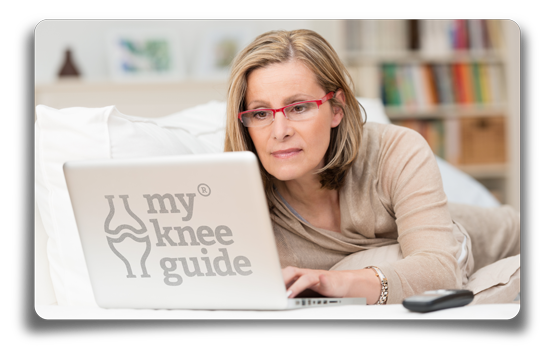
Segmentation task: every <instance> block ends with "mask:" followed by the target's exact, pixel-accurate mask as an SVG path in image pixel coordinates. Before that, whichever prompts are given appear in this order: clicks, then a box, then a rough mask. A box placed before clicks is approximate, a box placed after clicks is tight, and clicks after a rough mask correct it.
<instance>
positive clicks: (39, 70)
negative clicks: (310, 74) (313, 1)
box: [35, 20, 338, 84]
mask: <svg viewBox="0 0 550 355" xmlns="http://www.w3.org/2000/svg"><path fill="white" fill-rule="evenodd" d="M336 27H337V23H336V21H330V20H319V21H315V20H284V21H283V20H263V21H258V20H163V21H160V20H140V21H135V20H44V21H42V22H40V23H39V24H38V25H37V26H36V28H35V74H36V76H35V79H36V84H48V83H53V82H55V81H56V80H57V73H58V71H59V70H60V68H61V65H62V63H63V60H64V52H65V49H66V48H67V47H71V49H72V52H73V59H74V62H75V64H76V66H77V68H78V69H79V70H80V73H81V76H82V78H83V79H85V80H87V81H105V80H108V79H109V70H108V69H109V66H108V53H107V43H106V40H107V38H106V37H107V35H108V33H109V31H112V30H120V29H123V30H126V29H161V30H171V31H174V32H175V33H176V36H177V40H178V41H179V43H180V45H181V48H182V50H183V53H182V54H183V55H182V57H183V58H182V59H183V62H184V63H185V73H186V74H187V76H188V77H191V76H193V73H194V72H195V71H196V69H197V68H198V65H199V64H200V63H198V62H197V60H200V57H199V53H200V51H201V44H202V43H204V41H205V40H206V39H207V37H208V36H209V35H211V34H212V33H215V32H218V33H220V32H224V31H243V32H244V33H246V35H247V37H248V39H249V40H252V39H253V38H254V37H256V36H258V35H259V34H261V33H263V32H266V31H269V30H274V29H285V30H292V29H298V28H309V29H313V30H315V31H317V32H319V33H320V34H321V35H322V36H323V37H325V38H326V39H327V40H328V41H329V42H331V43H335V42H337V40H338V38H337V36H338V34H337V31H336V30H335V28H336Z"/></svg>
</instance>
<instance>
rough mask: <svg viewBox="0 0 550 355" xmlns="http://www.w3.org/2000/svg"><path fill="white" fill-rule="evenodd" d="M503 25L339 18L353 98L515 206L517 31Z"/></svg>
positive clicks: (494, 22)
mask: <svg viewBox="0 0 550 355" xmlns="http://www.w3.org/2000/svg"><path fill="white" fill-rule="evenodd" d="M509 22H511V21H501V20H343V21H341V24H340V28H339V33H340V38H341V41H340V42H341V43H340V44H339V47H338V51H339V54H340V56H341V58H343V60H344V63H345V64H346V66H347V68H348V69H349V71H350V74H351V75H352V78H353V80H354V83H355V85H356V92H357V95H358V96H365V97H379V98H381V99H382V101H383V102H384V106H385V109H386V114H387V116H388V117H389V118H390V120H391V121H392V123H394V124H398V125H403V126H408V127H409V128H412V129H415V130H417V131H419V132H420V133H421V134H422V135H423V136H424V137H425V138H426V140H427V141H428V143H429V144H430V146H431V147H432V149H433V151H434V154H437V155H439V156H441V158H443V159H445V160H447V161H449V162H450V163H451V164H453V165H455V166H457V167H458V168H459V169H461V170H462V171H464V172H466V173H467V174H469V175H471V176H472V177H474V178H476V179H477V180H478V181H480V182H481V183H482V184H484V185H486V186H487V188H489V189H490V190H491V192H493V194H494V195H495V196H497V197H498V198H499V199H500V200H501V202H503V203H509V204H512V205H513V206H514V207H516V208H518V209H519V190H520V186H519V166H520V164H519V96H518V97H517V98H516V97H513V95H516V93H517V91H514V90H510V89H509V88H510V87H512V88H514V87H519V75H518V74H515V73H516V72H517V73H519V59H518V57H519V34H516V33H515V32H519V29H517V27H516V29H517V30H516V29H514V28H513V27H512V26H510V23H509Z"/></svg>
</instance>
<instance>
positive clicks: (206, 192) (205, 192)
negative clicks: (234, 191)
mask: <svg viewBox="0 0 550 355" xmlns="http://www.w3.org/2000/svg"><path fill="white" fill-rule="evenodd" d="M197 190H198V191H199V194H201V195H202V196H205V197H206V196H210V192H211V191H210V186H208V185H206V184H200V185H199V186H198V187H197Z"/></svg>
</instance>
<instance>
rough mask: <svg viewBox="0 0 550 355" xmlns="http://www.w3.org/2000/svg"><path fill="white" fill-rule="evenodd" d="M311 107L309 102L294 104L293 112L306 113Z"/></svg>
mask: <svg viewBox="0 0 550 355" xmlns="http://www.w3.org/2000/svg"><path fill="white" fill-rule="evenodd" d="M308 109H309V106H308V104H299V105H296V106H292V112H293V113H304V112H306V111H307V110H308Z"/></svg>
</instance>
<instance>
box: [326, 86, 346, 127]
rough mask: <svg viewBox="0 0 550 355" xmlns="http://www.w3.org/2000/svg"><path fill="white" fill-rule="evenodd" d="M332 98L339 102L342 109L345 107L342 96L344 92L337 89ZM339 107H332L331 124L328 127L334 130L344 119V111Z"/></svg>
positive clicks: (343, 96)
mask: <svg viewBox="0 0 550 355" xmlns="http://www.w3.org/2000/svg"><path fill="white" fill-rule="evenodd" d="M334 98H335V99H336V100H337V101H339V102H340V104H341V105H342V107H345V106H346V95H344V90H342V89H338V90H337V91H336V94H334ZM342 107H340V106H336V105H334V106H332V113H333V115H332V122H331V123H330V127H331V128H334V127H337V126H338V125H339V124H340V122H342V119H343V118H344V110H343V109H342Z"/></svg>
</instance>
